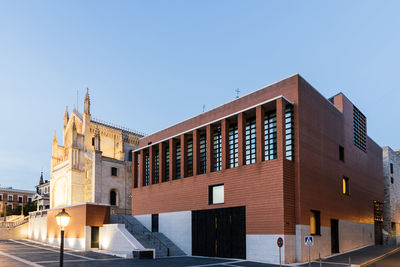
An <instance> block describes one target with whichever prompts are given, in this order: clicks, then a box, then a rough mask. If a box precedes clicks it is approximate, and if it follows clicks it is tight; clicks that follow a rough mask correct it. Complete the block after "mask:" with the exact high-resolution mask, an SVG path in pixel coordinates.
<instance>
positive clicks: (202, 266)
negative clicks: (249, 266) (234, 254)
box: [188, 260, 245, 267]
mask: <svg viewBox="0 0 400 267" xmlns="http://www.w3.org/2000/svg"><path fill="white" fill-rule="evenodd" d="M241 262H245V260H237V261H228V262H214V263H209V264H203V265H190V266H188V267H207V266H215V265H228V266H229V264H236V263H241Z"/></svg>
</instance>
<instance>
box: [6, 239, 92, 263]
mask: <svg viewBox="0 0 400 267" xmlns="http://www.w3.org/2000/svg"><path fill="white" fill-rule="evenodd" d="M9 240H10V241H12V242H15V243H17V244H22V245H25V246H28V247H33V248H36V249H43V250H48V251H52V252H57V253H59V251H58V250H55V249H51V248H42V247H37V246H34V245H30V244H26V243H24V242H20V241H17V240H13V239H9ZM64 255H70V256H74V257H77V258H82V259H85V260H96V259H93V258H89V257H85V256H82V255H76V254H72V253H68V252H65V251H64Z"/></svg>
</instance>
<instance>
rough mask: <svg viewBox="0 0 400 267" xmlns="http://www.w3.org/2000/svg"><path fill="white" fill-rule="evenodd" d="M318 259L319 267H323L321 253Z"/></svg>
mask: <svg viewBox="0 0 400 267" xmlns="http://www.w3.org/2000/svg"><path fill="white" fill-rule="evenodd" d="M318 258H319V267H322V261H321V253H318Z"/></svg>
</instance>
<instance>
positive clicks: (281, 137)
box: [276, 98, 286, 159]
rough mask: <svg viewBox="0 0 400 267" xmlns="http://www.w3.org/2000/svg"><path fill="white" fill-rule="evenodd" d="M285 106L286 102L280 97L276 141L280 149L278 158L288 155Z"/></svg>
mask: <svg viewBox="0 0 400 267" xmlns="http://www.w3.org/2000/svg"><path fill="white" fill-rule="evenodd" d="M285 106H286V104H285V102H284V100H283V99H282V98H278V99H277V100H276V131H277V133H276V138H277V140H276V141H277V149H278V159H284V158H285V157H286V155H285V153H286V147H285V143H286V142H285V137H286V135H285Z"/></svg>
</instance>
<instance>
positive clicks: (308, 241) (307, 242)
mask: <svg viewBox="0 0 400 267" xmlns="http://www.w3.org/2000/svg"><path fill="white" fill-rule="evenodd" d="M304 245H306V246H308V266H309V267H311V257H310V247H311V246H313V245H314V238H313V237H312V236H305V237H304Z"/></svg>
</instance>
